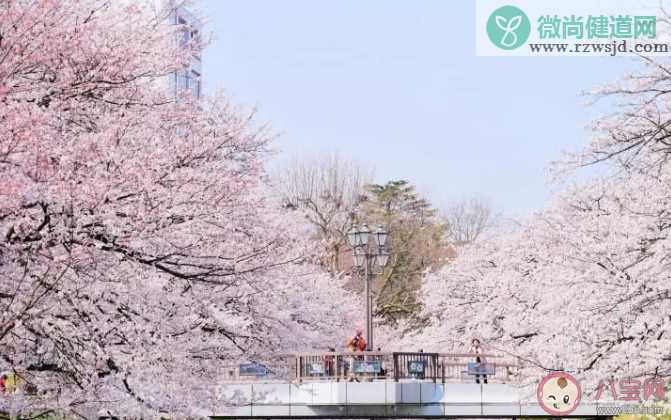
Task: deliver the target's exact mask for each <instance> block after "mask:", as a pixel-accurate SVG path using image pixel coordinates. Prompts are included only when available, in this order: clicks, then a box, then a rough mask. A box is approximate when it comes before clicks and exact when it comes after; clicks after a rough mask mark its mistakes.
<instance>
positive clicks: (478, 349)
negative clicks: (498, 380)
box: [468, 338, 487, 384]
mask: <svg viewBox="0 0 671 420" xmlns="http://www.w3.org/2000/svg"><path fill="white" fill-rule="evenodd" d="M468 352H469V353H470V354H473V355H475V363H477V364H478V365H477V368H478V372H479V371H481V369H484V368H485V366H484V365H485V363H486V361H485V356H484V351H483V350H482V346H480V340H478V339H477V338H474V339H473V340H472V341H471V348H470V350H468ZM482 379H483V380H484V383H487V375H486V374H482ZM475 383H476V384H479V383H480V375H479V374H476V375H475Z"/></svg>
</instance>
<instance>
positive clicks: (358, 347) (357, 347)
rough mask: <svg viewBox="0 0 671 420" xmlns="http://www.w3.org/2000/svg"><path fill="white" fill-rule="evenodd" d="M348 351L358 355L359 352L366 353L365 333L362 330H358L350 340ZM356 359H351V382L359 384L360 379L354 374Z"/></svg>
mask: <svg viewBox="0 0 671 420" xmlns="http://www.w3.org/2000/svg"><path fill="white" fill-rule="evenodd" d="M347 349H348V350H349V351H351V352H352V353H356V352H357V351H365V350H366V339H365V338H363V331H361V328H357V330H356V335H355V336H354V337H352V338H350V339H349V340H347ZM354 361H355V358H354V357H350V359H349V381H350V382H352V381H357V382H359V378H357V377H356V376H355V372H354V367H355V366H354Z"/></svg>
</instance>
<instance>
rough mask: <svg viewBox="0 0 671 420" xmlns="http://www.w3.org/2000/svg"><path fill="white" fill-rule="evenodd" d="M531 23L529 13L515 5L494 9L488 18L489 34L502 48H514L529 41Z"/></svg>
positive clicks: (490, 38)
mask: <svg viewBox="0 0 671 420" xmlns="http://www.w3.org/2000/svg"><path fill="white" fill-rule="evenodd" d="M529 33H531V23H530V22H529V18H528V17H527V15H526V14H525V13H524V12H523V11H522V10H520V9H519V8H517V7H515V6H503V7H499V8H498V9H496V10H494V12H493V13H492V14H491V15H490V16H489V19H488V20H487V36H489V40H490V41H492V44H494V45H496V46H497V47H499V48H501V49H502V50H514V49H515V48H517V47H519V46H520V45H522V44H524V43H525V42H527V39H529Z"/></svg>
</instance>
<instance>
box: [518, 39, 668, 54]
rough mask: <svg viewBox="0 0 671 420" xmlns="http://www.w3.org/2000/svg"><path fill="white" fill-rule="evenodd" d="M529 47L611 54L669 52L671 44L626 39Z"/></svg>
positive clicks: (547, 51)
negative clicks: (628, 41) (633, 41)
mask: <svg viewBox="0 0 671 420" xmlns="http://www.w3.org/2000/svg"><path fill="white" fill-rule="evenodd" d="M529 49H530V50H531V52H532V53H534V54H591V55H611V56H615V55H618V54H668V53H669V51H670V48H669V44H663V43H639V42H635V43H631V44H629V43H627V41H626V40H621V41H613V42H607V43H605V42H604V43H596V42H595V43H579V42H576V43H573V44H561V43H542V44H532V43H530V44H529Z"/></svg>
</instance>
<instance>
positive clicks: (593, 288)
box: [422, 61, 671, 393]
mask: <svg viewBox="0 0 671 420" xmlns="http://www.w3.org/2000/svg"><path fill="white" fill-rule="evenodd" d="M668 64H669V63H668V62H652V61H644V65H643V68H642V69H641V71H640V72H639V73H637V74H634V75H631V76H628V77H627V78H626V79H624V80H623V81H622V82H621V83H619V84H617V85H613V86H608V87H606V88H603V89H601V90H599V91H598V92H597V93H596V94H597V95H606V96H608V97H610V98H611V99H613V100H614V102H615V103H616V104H618V105H617V108H616V109H615V112H613V113H612V115H608V116H606V117H603V118H601V119H599V120H597V121H595V123H594V126H593V130H592V139H591V140H590V142H589V143H588V144H587V145H586V146H585V148H584V149H583V150H582V151H580V152H579V153H576V154H573V155H570V156H568V157H567V159H565V160H564V161H563V162H561V163H559V164H557V166H556V167H555V169H557V171H558V173H560V174H561V175H563V176H565V177H566V178H564V179H565V180H566V181H567V183H568V184H567V186H566V190H565V192H563V193H562V194H560V195H558V196H556V197H555V198H554V200H553V202H552V203H551V204H550V205H548V207H547V208H546V209H545V210H543V211H541V212H539V213H537V214H535V215H533V216H532V217H531V218H530V220H528V221H526V222H524V223H522V224H520V225H518V226H510V227H509V228H507V229H499V230H498V231H496V232H489V233H488V234H487V235H485V236H484V237H482V238H480V239H479V240H478V241H476V242H475V243H474V244H472V245H469V246H468V247H466V248H464V249H462V251H461V255H460V256H459V257H458V259H457V260H456V261H455V263H454V264H452V265H450V266H448V267H446V268H445V269H444V270H443V271H442V272H440V273H439V274H436V275H430V276H428V277H427V278H426V281H425V285H424V296H425V299H426V301H425V304H426V307H427V310H428V311H429V312H430V313H431V315H432V317H433V320H432V321H433V322H432V327H431V328H429V329H427V330H426V331H425V335H424V336H423V338H422V339H423V340H426V341H427V342H431V343H440V344H439V345H441V346H443V348H446V349H451V348H459V347H462V346H465V344H466V342H467V341H468V340H470V338H471V337H473V336H478V337H480V338H481V339H483V341H485V343H486V344H487V345H489V347H491V348H494V349H497V350H500V351H505V352H509V353H511V354H514V355H517V356H519V357H521V358H522V359H523V360H525V361H526V364H527V366H529V367H530V368H531V370H530V371H529V372H527V373H528V374H529V375H531V376H530V377H532V378H533V379H537V378H538V377H539V376H538V375H539V374H541V373H542V372H543V371H547V370H552V369H565V370H568V371H571V372H573V373H574V374H575V375H576V376H577V377H579V378H580V379H581V380H583V381H584V386H583V388H585V390H586V391H587V392H588V393H589V392H590V390H594V389H595V387H591V385H594V384H595V383H597V382H598V381H600V380H602V379H607V378H610V377H616V378H624V377H632V376H633V377H637V376H655V375H656V376H659V377H663V378H668V377H669V376H670V375H671V350H670V349H671V315H670V314H671V286H670V284H671V283H670V274H669V273H670V271H669V256H670V253H669V249H670V245H671V242H670V238H669V235H668V233H669V228H670V227H671V217H670V213H669V208H670V205H671V188H670V187H669V186H670V185H671V166H669V156H670V154H669V152H670V151H671V147H670V146H669V144H670V143H669V135H670V134H669V133H670V132H669V123H670V121H671V112H670V111H669V110H670V109H671V99H670V96H669V92H671V88H670V86H671V85H670V81H671V76H669V75H670V74H671V72H670V71H669V67H668ZM593 164H600V165H604V166H605V168H604V170H603V171H601V174H599V175H597V176H594V177H593V178H592V179H591V180H590V181H589V182H580V183H577V182H573V181H571V178H569V177H568V176H569V175H570V174H571V173H573V172H574V171H575V170H576V169H578V168H580V167H582V166H585V165H593ZM571 182H573V183H572V184H571Z"/></svg>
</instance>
